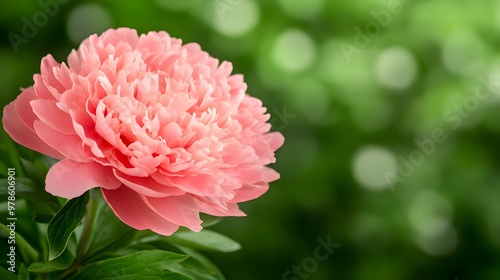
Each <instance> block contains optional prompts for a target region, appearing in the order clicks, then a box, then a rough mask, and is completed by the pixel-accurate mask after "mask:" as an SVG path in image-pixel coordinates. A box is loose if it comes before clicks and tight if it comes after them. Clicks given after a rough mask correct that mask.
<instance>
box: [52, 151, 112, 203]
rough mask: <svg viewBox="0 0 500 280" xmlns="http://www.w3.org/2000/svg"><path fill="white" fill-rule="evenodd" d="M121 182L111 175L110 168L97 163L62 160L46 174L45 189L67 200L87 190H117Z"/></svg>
mask: <svg viewBox="0 0 500 280" xmlns="http://www.w3.org/2000/svg"><path fill="white" fill-rule="evenodd" d="M120 185H121V182H120V181H118V179H116V178H115V176H114V175H113V171H112V168H110V167H105V166H102V165H100V164H98V163H94V162H92V163H79V162H75V161H72V160H70V159H63V160H61V161H60V162H58V163H56V164H54V166H52V167H51V168H50V170H49V172H48V173H47V178H46V179H45V189H46V190H47V191H48V192H49V193H51V194H53V195H55V196H60V197H64V198H67V199H71V198H75V197H78V196H80V195H82V194H83V193H85V192H86V191H88V190H89V189H92V188H95V187H101V188H103V189H117V188H118V187H119V186H120Z"/></svg>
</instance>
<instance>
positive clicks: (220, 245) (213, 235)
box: [162, 229, 241, 253]
mask: <svg viewBox="0 0 500 280" xmlns="http://www.w3.org/2000/svg"><path fill="white" fill-rule="evenodd" d="M162 239H163V240H164V241H167V242H172V243H175V244H178V245H182V246H186V247H191V248H196V249H200V250H209V251H219V252H225V253H228V252H234V251H237V250H239V249H240V248H241V245H240V244H239V243H238V242H236V241H234V240H232V239H231V238H229V237H226V236H224V235H222V234H220V233H217V232H214V231H211V230H207V229H204V230H202V231H200V232H192V231H189V232H176V233H174V234H173V235H171V236H166V237H162Z"/></svg>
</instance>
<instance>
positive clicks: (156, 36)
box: [2, 28, 284, 235]
mask: <svg viewBox="0 0 500 280" xmlns="http://www.w3.org/2000/svg"><path fill="white" fill-rule="evenodd" d="M231 71H232V65H231V64H230V63H229V62H222V63H221V64H220V65H219V61H218V60H217V59H215V58H212V57H211V56H210V55H209V54H207V53H206V52H204V51H202V50H201V48H200V46H199V45H198V44H196V43H189V44H186V45H182V42H181V40H179V39H176V38H171V37H170V36H169V35H168V34H167V33H166V32H149V33H148V34H142V35H141V36H138V35H137V32H136V31H135V30H133V29H129V28H120V29H116V30H114V29H110V30H108V31H106V32H104V33H103V34H102V35H101V36H97V35H92V36H90V37H89V38H87V39H86V40H84V41H83V42H82V44H81V45H80V47H79V48H78V50H76V51H75V50H73V51H72V52H71V54H70V55H69V56H68V65H66V64H65V63H62V64H60V63H58V62H56V61H55V60H54V58H53V57H52V56H51V55H47V56H46V57H44V58H43V59H42V62H41V73H40V74H36V75H34V82H35V83H34V85H33V86H32V87H29V88H27V89H24V90H23V92H22V93H21V95H19V97H17V99H16V100H15V101H14V102H12V103H10V104H9V105H7V106H6V107H5V108H4V114H3V119H2V122H3V125H4V128H5V130H6V131H7V133H8V134H9V135H10V136H11V137H12V138H13V139H14V140H15V141H16V142H18V143H19V144H21V145H23V146H26V147H28V148H30V149H33V150H35V151H38V152H40V153H43V154H46V155H48V156H51V157H53V158H56V159H60V161H59V162H58V163H56V164H55V165H54V166H53V167H52V168H51V169H50V170H49V172H48V174H47V178H46V190H47V191H48V192H49V193H51V194H53V195H55V196H60V197H64V198H68V199H71V198H74V197H77V196H80V195H82V194H83V193H84V192H85V191H87V190H89V189H91V188H94V187H100V188H101V190H102V193H103V196H104V198H105V200H106V202H107V203H108V204H109V206H110V207H111V208H112V209H113V211H114V213H115V214H116V215H117V216H118V217H119V218H120V219H121V220H122V221H123V222H125V223H126V224H128V225H129V226H131V227H134V228H136V229H151V230H153V231H155V232H157V233H159V234H162V235H170V234H172V233H173V232H175V231H176V230H177V229H178V228H179V226H183V227H187V228H189V229H191V230H193V231H200V230H201V228H202V227H201V222H202V221H201V220H200V218H199V214H200V212H203V213H207V214H210V215H214V216H243V215H244V213H243V212H242V211H241V210H239V208H238V203H239V202H244V201H248V200H251V199H254V198H257V197H259V196H260V195H262V194H263V193H265V192H266V190H267V189H268V187H269V185H268V184H269V182H271V181H274V180H277V179H278V178H279V174H278V173H277V172H275V171H274V170H273V169H271V168H269V167H266V165H267V164H270V163H273V162H275V157H274V152H275V151H276V149H278V148H279V147H280V146H281V145H282V144H283V141H284V138H283V136H282V135H281V134H280V133H278V132H273V133H270V132H269V131H270V128H271V125H270V124H269V123H267V120H268V119H269V115H268V114H265V111H266V109H265V108H264V107H262V102H261V101H260V100H259V99H256V98H254V97H251V96H249V95H246V93H245V92H246V89H247V85H246V84H245V83H244V81H243V76H242V75H231Z"/></svg>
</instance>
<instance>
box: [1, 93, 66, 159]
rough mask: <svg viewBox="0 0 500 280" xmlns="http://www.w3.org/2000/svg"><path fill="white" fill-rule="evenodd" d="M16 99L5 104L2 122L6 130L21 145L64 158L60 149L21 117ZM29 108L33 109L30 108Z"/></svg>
mask: <svg viewBox="0 0 500 280" xmlns="http://www.w3.org/2000/svg"><path fill="white" fill-rule="evenodd" d="M15 103H16V102H15V101H14V102H12V103H10V104H9V105H7V106H5V108H4V110H3V117H2V123H3V127H4V129H5V131H6V132H7V133H8V134H9V135H10V137H12V139H14V141H16V142H17V143H19V144H20V145H23V146H25V147H28V148H30V149H32V150H35V151H37V152H39V153H42V154H45V155H48V156H50V157H53V158H56V159H62V158H64V156H63V155H61V154H60V153H59V152H58V151H56V150H54V149H53V148H52V147H50V146H49V145H47V143H45V142H44V141H42V139H40V137H38V135H36V134H35V133H34V132H33V131H31V130H30V129H29V128H28V127H27V126H26V125H25V124H24V123H23V122H22V121H21V119H20V118H19V115H18V114H17V112H16V109H15ZM27 110H31V109H30V108H28V109H27Z"/></svg>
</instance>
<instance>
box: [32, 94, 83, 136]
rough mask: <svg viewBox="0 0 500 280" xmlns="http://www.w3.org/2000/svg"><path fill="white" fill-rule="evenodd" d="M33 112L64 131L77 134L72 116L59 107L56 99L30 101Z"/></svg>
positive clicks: (55, 127) (53, 126) (51, 125)
mask: <svg viewBox="0 0 500 280" xmlns="http://www.w3.org/2000/svg"><path fill="white" fill-rule="evenodd" d="M30 104H31V107H32V108H33V113H35V114H36V116H37V117H38V118H39V119H40V120H41V121H42V122H43V123H45V124H46V125H48V126H50V127H51V128H53V129H55V130H57V131H59V132H61V133H63V134H76V133H75V129H74V128H73V123H72V120H71V116H70V115H69V114H68V113H66V112H64V111H62V110H61V109H59V107H57V105H56V101H54V100H43V99H38V100H33V101H31V102H30Z"/></svg>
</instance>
